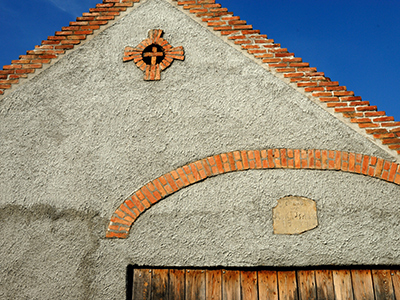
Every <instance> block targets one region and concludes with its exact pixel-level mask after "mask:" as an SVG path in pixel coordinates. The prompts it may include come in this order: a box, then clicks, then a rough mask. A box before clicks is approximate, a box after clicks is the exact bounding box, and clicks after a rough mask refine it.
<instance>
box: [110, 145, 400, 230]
mask: <svg viewBox="0 0 400 300" xmlns="http://www.w3.org/2000/svg"><path fill="white" fill-rule="evenodd" d="M249 169H310V170H333V171H342V172H350V173H356V174H362V175H366V176H371V177H375V178H378V179H381V180H385V181H388V182H392V183H394V184H397V185H400V164H397V163H394V162H391V161H387V160H384V159H382V158H378V157H375V156H369V155H363V154H359V153H352V152H344V151H335V150H315V149H313V150H304V149H264V150H250V151H233V152H226V153H222V154H218V155H214V156H210V157H207V158H203V159H200V160H198V161H195V162H193V163H190V164H188V165H185V166H183V167H180V168H178V169H175V170H173V171H171V172H169V173H166V174H164V175H162V176H160V177H158V178H156V179H154V180H153V181H151V182H149V183H147V184H146V185H144V186H142V187H141V188H139V189H138V190H137V191H136V192H134V193H133V194H132V195H131V196H130V197H128V199H126V200H125V201H124V202H123V203H122V204H121V205H120V206H119V207H118V208H117V210H116V211H115V212H114V214H113V215H112V217H111V220H110V223H109V225H108V228H107V233H106V237H107V238H126V237H128V234H129V230H130V228H131V226H132V224H133V222H135V220H136V219H137V218H138V217H139V215H140V214H142V213H143V212H144V211H145V210H147V209H149V208H150V207H151V206H152V205H154V204H155V203H157V202H158V201H160V200H162V199H164V198H166V197H167V196H169V195H171V194H173V193H175V192H177V191H179V190H180V189H182V188H184V187H187V186H189V185H192V184H195V183H197V182H200V181H202V180H204V179H206V178H208V177H212V176H217V175H220V174H224V173H228V172H236V171H243V170H249Z"/></svg>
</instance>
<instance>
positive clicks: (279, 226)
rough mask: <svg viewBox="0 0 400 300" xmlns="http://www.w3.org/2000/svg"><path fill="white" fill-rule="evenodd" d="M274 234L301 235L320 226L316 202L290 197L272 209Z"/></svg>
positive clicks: (282, 199) (279, 201) (280, 201)
mask: <svg viewBox="0 0 400 300" xmlns="http://www.w3.org/2000/svg"><path fill="white" fill-rule="evenodd" d="M272 219H273V226H274V234H300V233H303V232H305V231H308V230H311V229H313V228H315V227H317V226H318V218H317V205H316V203H315V201H313V200H311V199H308V198H304V197H295V196H288V197H284V198H281V199H279V200H278V205H277V206H276V207H274V208H273V209H272Z"/></svg>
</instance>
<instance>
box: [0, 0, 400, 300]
mask: <svg viewBox="0 0 400 300" xmlns="http://www.w3.org/2000/svg"><path fill="white" fill-rule="evenodd" d="M154 28H160V29H163V30H164V31H165V37H166V39H167V40H168V41H169V42H170V43H171V45H173V46H183V47H184V49H185V53H186V59H185V61H184V62H181V61H175V62H174V63H173V64H172V66H171V67H170V68H168V69H167V70H166V71H164V72H162V80H161V81H160V82H145V81H143V79H142V78H143V73H142V71H141V70H139V69H138V68H137V67H136V66H135V65H134V64H133V63H132V62H131V63H122V56H123V49H124V47H125V46H136V45H137V44H138V43H139V42H141V41H142V40H143V39H144V38H146V37H147V31H148V30H149V29H154ZM0 118H1V127H0V136H1V140H0V156H1V160H0V190H1V195H0V205H1V207H0V208H2V212H3V213H2V217H1V222H2V227H1V229H0V230H2V236H6V237H9V238H6V239H2V241H1V243H2V246H1V248H0V251H1V252H0V253H1V256H0V257H1V259H0V265H1V269H0V283H1V284H0V286H2V287H1V288H0V295H5V296H4V298H5V299H7V298H8V299H13V298H10V296H9V295H12V294H13V293H19V294H18V295H21V297H18V298H19V299H24V297H25V298H27V296H26V295H28V294H27V292H25V291H24V288H31V289H33V290H34V292H33V294H32V295H33V296H32V297H31V298H30V299H36V298H35V297H37V299H39V298H40V299H54V298H63V299H92V298H96V299H123V297H124V296H123V295H124V293H125V292H124V289H125V270H126V266H127V265H128V264H129V263H132V264H139V265H154V266H163V265H168V266H217V265H221V266H259V265H265V266H291V265H299V266H304V265H322V264H399V263H400V258H399V256H398V254H397V253H399V250H400V249H399V246H398V245H399V244H400V243H399V232H400V230H399V218H398V216H397V214H398V207H399V194H400V189H399V186H396V185H394V184H390V183H386V182H383V181H380V180H377V179H373V178H368V177H364V176H361V175H353V174H345V173H338V172H321V171H306V170H297V171H294V170H264V171H248V172H238V173H235V174H226V175H222V176H218V177H215V178H210V179H207V180H205V181H204V182H201V183H199V184H196V185H194V186H191V187H189V188H187V189H184V190H182V191H179V192H178V193H176V194H174V195H172V196H171V197H169V198H167V199H165V200H163V201H162V202H160V203H159V204H157V205H156V206H154V207H153V208H152V209H151V210H149V211H148V212H146V213H145V214H143V215H142V216H141V217H140V218H139V219H138V221H137V222H136V223H135V224H134V226H133V228H132V230H131V235H130V237H129V238H128V239H127V240H105V239H103V235H104V233H105V228H106V224H107V218H109V217H110V216H111V214H112V213H113V211H114V210H115V208H116V207H117V206H118V205H119V204H120V203H122V201H123V200H124V199H125V198H126V197H127V196H128V195H129V194H131V193H132V192H133V191H134V190H136V189H137V188H139V187H141V186H142V185H143V184H145V183H146V182H148V181H150V180H152V179H154V178H156V177H158V176H160V175H162V174H164V173H166V172H168V171H170V170H172V169H174V168H176V167H179V166H182V165H184V164H186V163H188V162H191V161H194V160H197V159H201V158H204V157H206V156H209V155H213V154H217V153H221V152H227V151H232V150H242V149H262V148H273V147H289V148H305V149H309V148H316V149H334V150H345V151H354V152H359V153H363V154H370V155H375V156H379V157H382V158H385V159H393V158H392V157H391V156H390V155H389V154H387V153H386V152H384V151H383V150H382V149H380V148H379V147H377V146H376V145H375V144H373V143H372V142H370V141H368V140H367V139H365V138H364V137H362V136H361V135H359V134H358V133H356V132H354V131H353V130H351V129H349V128H348V127H347V126H346V125H344V124H343V123H341V122H340V121H338V120H336V119H335V118H334V117H332V116H331V115H330V114H328V113H327V112H325V111H323V110H322V109H321V108H319V107H318V106H317V105H315V104H314V103H312V102H311V101H310V100H308V99H307V98H306V97H304V96H303V95H301V94H300V93H298V92H296V91H295V90H294V89H292V88H291V87H289V86H288V85H286V84H285V83H283V82H281V81H280V80H278V79H277V78H275V77H274V76H273V75H271V74H270V73H269V72H268V71H266V70H265V69H263V68H262V67H261V66H259V65H258V64H256V63H254V62H252V61H251V60H250V59H249V58H247V57H245V56H243V55H242V54H240V53H239V52H238V51H237V50H235V49H233V48H232V47H230V46H229V45H227V44H225V43H224V42H223V41H222V40H220V39H219V38H218V37H216V36H215V35H213V34H212V33H210V32H209V31H208V30H207V29H205V28H203V27H202V26H200V25H199V24H197V23H196V22H195V21H193V20H192V19H190V17H188V16H186V15H185V14H183V13H182V12H180V11H179V10H178V9H176V8H174V7H173V6H171V5H170V4H169V3H168V2H166V1H164V0H149V1H147V2H144V3H143V4H142V5H141V6H139V7H138V8H137V9H134V10H133V11H132V13H131V14H129V15H127V16H126V17H125V18H124V19H122V20H120V21H119V22H117V23H116V24H114V25H113V26H111V27H110V28H108V29H107V30H106V31H104V32H103V33H101V34H99V35H98V36H96V37H94V38H93V39H92V40H91V41H89V42H87V43H86V44H85V45H83V46H82V47H80V48H79V49H78V50H76V51H74V52H72V53H71V54H69V55H67V56H65V57H64V58H63V59H61V60H60V61H59V62H57V63H56V64H55V65H54V66H52V67H50V68H48V69H47V70H45V71H44V72H42V73H41V74H40V75H38V76H36V77H35V78H33V79H32V80H31V81H29V82H27V83H25V84H24V85H22V86H21V87H19V88H17V89H16V90H15V91H14V92H13V93H12V94H10V95H9V96H7V97H5V98H4V99H3V100H2V102H1V103H0ZM287 195H298V196H304V197H308V198H311V199H313V200H315V201H316V202H317V207H318V214H319V215H318V216H319V223H320V226H319V227H318V228H316V229H314V230H312V231H310V232H306V233H305V234H302V235H300V236H274V235H272V221H271V214H272V207H273V206H275V205H276V200H277V199H279V198H280V197H283V196H287ZM57 216H58V217H57ZM21 224H22V226H21ZM95 225H96V226H95ZM3 232H4V233H3ZM13 245H20V246H18V247H15V246H13ZM61 250H62V251H61ZM32 274H33V275H32ZM60 277H61V278H62V282H60V279H59V278H60ZM3 282H6V283H8V284H6V285H4V284H3ZM57 285H59V286H61V287H62V290H63V292H62V291H57V290H56V288H55V287H56V286H57ZM1 293H3V294H1ZM62 293H65V294H63V295H65V296H64V297H60V295H61V294H62ZM36 295H37V296H36ZM39 295H40V297H39Z"/></svg>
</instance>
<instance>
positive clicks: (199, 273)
mask: <svg viewBox="0 0 400 300" xmlns="http://www.w3.org/2000/svg"><path fill="white" fill-rule="evenodd" d="M185 290H186V300H202V299H206V273H205V271H204V270H186V289H185Z"/></svg>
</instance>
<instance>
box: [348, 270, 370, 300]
mask: <svg viewBox="0 0 400 300" xmlns="http://www.w3.org/2000/svg"><path fill="white" fill-rule="evenodd" d="M351 279H352V283H353V292H354V299H355V300H361V299H362V300H373V299H374V298H375V297H374V288H373V285H372V276H371V271H370V270H351Z"/></svg>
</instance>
